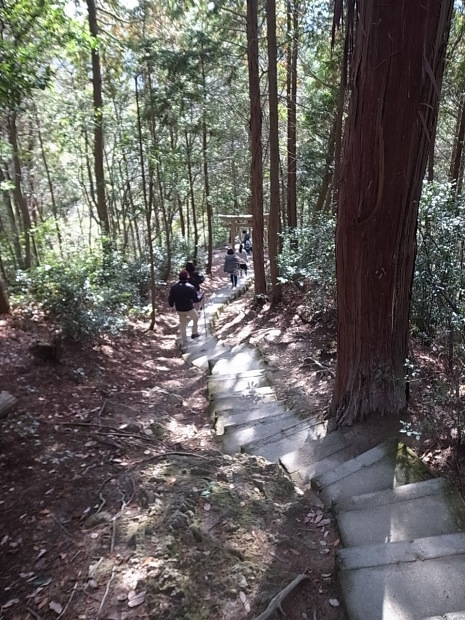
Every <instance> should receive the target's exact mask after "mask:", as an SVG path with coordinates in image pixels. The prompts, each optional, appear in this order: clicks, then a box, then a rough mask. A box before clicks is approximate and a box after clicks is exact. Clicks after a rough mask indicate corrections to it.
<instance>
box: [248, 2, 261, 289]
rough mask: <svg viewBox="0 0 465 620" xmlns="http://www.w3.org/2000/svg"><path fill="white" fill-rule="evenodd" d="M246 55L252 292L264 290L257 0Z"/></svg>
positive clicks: (250, 19)
mask: <svg viewBox="0 0 465 620" xmlns="http://www.w3.org/2000/svg"><path fill="white" fill-rule="evenodd" d="M247 58H248V64H249V97H250V150H251V158H252V163H251V170H250V173H251V174H250V179H251V181H250V182H251V188H250V189H251V203H252V215H253V233H254V236H253V266H254V275H255V293H257V294H260V293H265V292H266V279H265V266H264V260H263V228H264V226H263V162H262V108H261V102H260V75H259V70H258V24H257V0H247Z"/></svg>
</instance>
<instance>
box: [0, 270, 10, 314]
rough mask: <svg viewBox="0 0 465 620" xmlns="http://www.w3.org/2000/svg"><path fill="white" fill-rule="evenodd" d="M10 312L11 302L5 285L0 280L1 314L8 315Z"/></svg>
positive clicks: (0, 279)
mask: <svg viewBox="0 0 465 620" xmlns="http://www.w3.org/2000/svg"><path fill="white" fill-rule="evenodd" d="M9 312H10V300H9V299H8V293H7V292H6V287H5V284H4V283H3V280H2V278H0V314H8V313H9Z"/></svg>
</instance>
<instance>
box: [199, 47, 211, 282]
mask: <svg viewBox="0 0 465 620" xmlns="http://www.w3.org/2000/svg"><path fill="white" fill-rule="evenodd" d="M200 66H201V70H202V89H203V102H202V103H203V108H202V163H203V182H204V191H205V206H206V208H207V234H208V237H207V266H206V268H205V271H206V273H207V274H211V272H212V265H213V210H212V205H211V202H210V179H209V171H208V157H207V145H208V143H207V119H206V116H207V81H206V76H205V62H204V54H203V48H202V54H201V65H200Z"/></svg>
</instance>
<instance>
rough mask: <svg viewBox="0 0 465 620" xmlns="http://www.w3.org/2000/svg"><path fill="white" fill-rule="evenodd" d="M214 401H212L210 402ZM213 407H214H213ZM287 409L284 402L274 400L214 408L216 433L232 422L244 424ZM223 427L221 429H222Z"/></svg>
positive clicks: (219, 432)
mask: <svg viewBox="0 0 465 620" xmlns="http://www.w3.org/2000/svg"><path fill="white" fill-rule="evenodd" d="M213 403H214V401H212V404H213ZM213 409H214V407H213ZM286 411H287V407H286V405H285V404H284V403H282V402H279V401H276V402H272V403H262V404H260V403H258V404H255V405H245V404H244V405H241V406H240V407H236V408H233V409H223V410H221V409H220V410H218V411H216V410H214V415H215V429H216V432H217V434H218V435H222V434H223V432H224V429H225V428H226V427H228V426H232V425H234V424H246V423H249V422H252V421H253V420H260V419H263V418H267V419H268V418H272V417H274V416H276V415H281V414H282V413H285V412H286ZM222 429H223V430H222Z"/></svg>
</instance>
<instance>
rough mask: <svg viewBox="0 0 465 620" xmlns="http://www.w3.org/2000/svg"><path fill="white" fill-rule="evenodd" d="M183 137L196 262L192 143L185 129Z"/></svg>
mask: <svg viewBox="0 0 465 620" xmlns="http://www.w3.org/2000/svg"><path fill="white" fill-rule="evenodd" d="M184 137H185V140H186V153H187V174H188V177H189V194H190V198H191V207H192V224H193V226H194V258H195V259H196V260H197V252H198V246H199V227H198V225H197V209H196V203H195V191H194V178H193V176H192V143H189V137H188V135H187V129H185V130H184Z"/></svg>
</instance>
